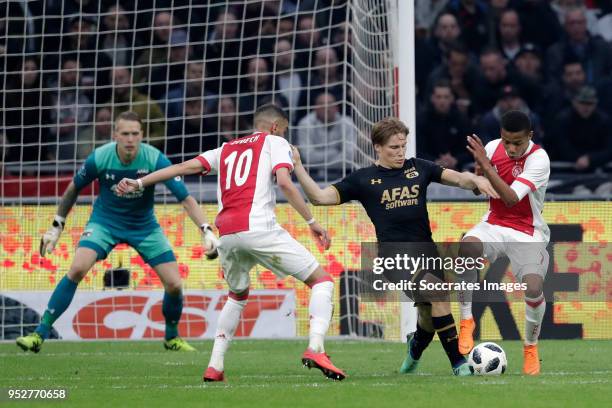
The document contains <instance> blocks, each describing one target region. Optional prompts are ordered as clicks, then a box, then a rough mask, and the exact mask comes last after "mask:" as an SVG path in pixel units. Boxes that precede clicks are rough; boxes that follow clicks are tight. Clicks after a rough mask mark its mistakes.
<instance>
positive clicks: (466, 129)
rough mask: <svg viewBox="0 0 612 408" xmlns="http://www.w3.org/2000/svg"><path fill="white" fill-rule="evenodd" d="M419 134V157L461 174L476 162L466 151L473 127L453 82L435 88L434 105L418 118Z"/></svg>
mask: <svg viewBox="0 0 612 408" xmlns="http://www.w3.org/2000/svg"><path fill="white" fill-rule="evenodd" d="M416 134H417V136H416V137H417V150H418V151H417V156H418V157H421V158H423V159H426V160H430V161H435V162H436V163H438V164H439V165H440V166H442V167H445V168H448V169H457V170H460V169H461V168H462V167H463V165H464V164H466V163H468V162H470V161H472V160H470V159H471V155H470V153H469V152H468V151H467V150H466V148H465V143H466V142H465V140H466V137H467V136H468V135H469V134H471V128H470V124H469V121H468V119H467V117H466V116H465V115H464V114H463V113H461V111H459V109H458V108H457V105H456V104H455V96H454V95H453V91H452V88H451V85H450V82H449V81H447V80H440V81H439V82H437V83H436V84H435V85H434V88H433V92H432V94H431V97H430V103H429V104H428V105H427V107H426V108H425V109H424V110H423V111H422V112H421V113H420V114H419V115H418V116H417V123H416Z"/></svg>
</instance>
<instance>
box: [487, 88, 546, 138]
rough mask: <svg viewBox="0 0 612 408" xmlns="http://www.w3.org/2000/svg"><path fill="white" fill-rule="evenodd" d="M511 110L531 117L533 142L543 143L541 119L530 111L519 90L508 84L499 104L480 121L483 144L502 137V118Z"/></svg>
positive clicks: (500, 95)
mask: <svg viewBox="0 0 612 408" xmlns="http://www.w3.org/2000/svg"><path fill="white" fill-rule="evenodd" d="M510 110H520V111H523V112H524V113H526V114H527V115H529V119H530V120H531V127H532V129H533V141H534V142H535V143H541V141H542V127H541V123H540V118H539V117H538V115H537V114H536V113H534V112H532V111H531V110H530V109H529V106H527V104H526V103H525V101H523V99H522V98H521V96H520V94H519V93H518V90H517V89H516V88H515V87H514V85H511V84H506V85H504V86H502V87H501V88H500V90H499V96H498V99H497V103H496V104H495V106H494V107H493V109H491V110H490V111H489V112H487V113H485V115H484V116H483V117H482V119H481V120H480V124H479V126H478V129H479V130H478V136H479V137H480V139H481V140H482V142H483V143H485V144H486V143H488V142H490V141H491V140H494V139H498V138H499V137H500V120H501V117H502V116H503V115H504V113H506V112H508V111H510Z"/></svg>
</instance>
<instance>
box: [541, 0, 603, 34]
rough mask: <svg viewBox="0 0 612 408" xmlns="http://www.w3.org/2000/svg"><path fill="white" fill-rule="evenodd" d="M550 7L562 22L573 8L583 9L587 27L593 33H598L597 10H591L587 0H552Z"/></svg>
mask: <svg viewBox="0 0 612 408" xmlns="http://www.w3.org/2000/svg"><path fill="white" fill-rule="evenodd" d="M550 7H551V8H552V9H553V10H554V11H555V13H557V19H558V20H559V22H560V23H561V24H563V22H564V21H565V15H566V13H567V12H568V11H570V10H572V9H581V10H582V12H583V13H584V16H585V17H586V21H587V29H588V30H589V32H590V33H591V34H593V35H595V34H597V16H596V12H595V10H589V9H587V7H586V6H585V0H552V1H551V2H550Z"/></svg>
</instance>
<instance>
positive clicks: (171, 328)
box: [153, 255, 196, 351]
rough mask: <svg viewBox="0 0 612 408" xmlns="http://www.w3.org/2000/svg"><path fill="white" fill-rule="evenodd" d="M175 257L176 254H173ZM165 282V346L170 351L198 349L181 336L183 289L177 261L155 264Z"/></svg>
mask: <svg viewBox="0 0 612 408" xmlns="http://www.w3.org/2000/svg"><path fill="white" fill-rule="evenodd" d="M172 257H174V255H172ZM153 269H154V270H155V272H157V275H158V276H159V277H160V279H161V280H162V282H163V283H164V290H165V292H164V300H163V303H162V314H163V315H164V320H165V323H166V331H165V333H164V348H165V349H166V350H170V351H196V349H195V348H193V347H192V346H191V345H189V343H187V342H186V341H185V340H183V339H182V338H181V337H180V336H179V332H178V324H179V321H180V320H181V314H182V313H183V290H182V286H183V285H182V282H181V277H180V274H179V271H178V265H177V263H176V262H164V263H160V264H156V265H155V266H153Z"/></svg>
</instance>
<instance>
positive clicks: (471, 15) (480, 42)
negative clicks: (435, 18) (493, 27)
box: [446, 0, 489, 53]
mask: <svg viewBox="0 0 612 408" xmlns="http://www.w3.org/2000/svg"><path fill="white" fill-rule="evenodd" d="M446 11H447V12H449V13H452V14H454V15H455V17H457V22H458V23H459V26H460V27H461V31H462V32H461V41H462V42H463V43H464V44H465V45H466V46H467V47H468V49H470V50H472V51H473V52H476V53H479V52H480V51H481V50H482V49H483V48H484V47H485V45H487V43H488V42H489V27H488V21H489V7H488V5H487V4H486V2H485V1H483V0H450V1H449V2H448V5H447V6H446Z"/></svg>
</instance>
